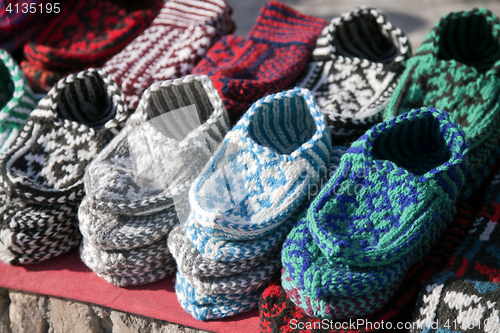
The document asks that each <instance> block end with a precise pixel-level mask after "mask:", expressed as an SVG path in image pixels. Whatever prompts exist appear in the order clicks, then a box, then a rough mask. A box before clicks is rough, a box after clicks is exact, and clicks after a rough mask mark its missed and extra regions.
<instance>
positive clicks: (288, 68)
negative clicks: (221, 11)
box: [193, 1, 326, 123]
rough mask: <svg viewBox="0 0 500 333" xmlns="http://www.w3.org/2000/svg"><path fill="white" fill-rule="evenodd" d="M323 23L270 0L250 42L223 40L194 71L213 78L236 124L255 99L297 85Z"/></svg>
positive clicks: (224, 38)
mask: <svg viewBox="0 0 500 333" xmlns="http://www.w3.org/2000/svg"><path fill="white" fill-rule="evenodd" d="M325 25H326V22H325V21H324V20H323V19H319V18H315V17H311V16H309V15H303V14H301V13H299V12H297V11H295V10H294V9H292V8H291V7H289V6H286V5H284V4H281V3H279V2H277V1H269V2H268V3H266V5H264V7H263V8H262V9H261V11H260V14H259V17H258V18H257V22H256V23H255V25H254V27H253V28H252V30H251V31H250V32H249V33H248V36H247V38H246V39H244V38H241V37H235V36H233V35H231V36H227V37H223V38H222V39H221V40H220V41H219V42H217V43H216V44H215V45H214V46H213V47H212V48H211V49H210V50H209V51H208V52H207V54H206V55H205V57H204V58H203V59H202V60H201V61H200V63H199V64H198V65H197V66H196V67H195V68H194V70H193V73H197V74H207V75H209V76H210V78H211V79H212V81H213V82H214V86H215V88H216V89H217V90H218V91H219V93H220V94H221V96H222V98H223V100H224V104H225V105H226V108H227V110H228V113H229V117H230V118H231V121H232V122H233V123H236V121H237V120H238V119H239V118H240V117H241V115H242V114H243V113H244V112H245V111H246V110H247V109H248V108H249V107H250V105H251V104H252V103H253V102H254V101H256V100H257V99H259V98H261V97H263V96H265V95H267V94H269V93H272V92H277V91H280V90H283V89H287V88H289V87H290V85H292V84H293V83H294V82H295V80H296V79H297V77H298V76H299V74H300V72H302V70H303V69H304V68H305V67H306V65H307V62H308V61H309V57H310V55H311V51H312V49H313V47H314V43H315V42H316V39H317V37H318V36H319V34H320V33H321V29H323V27H324V26H325Z"/></svg>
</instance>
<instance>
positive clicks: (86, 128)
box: [0, 69, 127, 205]
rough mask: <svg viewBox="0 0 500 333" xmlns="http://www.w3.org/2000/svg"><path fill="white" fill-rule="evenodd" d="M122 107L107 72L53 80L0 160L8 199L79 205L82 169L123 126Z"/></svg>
mask: <svg viewBox="0 0 500 333" xmlns="http://www.w3.org/2000/svg"><path fill="white" fill-rule="evenodd" d="M126 115H127V109H126V106H125V105H124V101H123V96H122V95H121V93H120V91H119V89H118V87H117V86H116V85H115V84H114V82H113V81H112V79H111V78H110V77H109V75H108V73H106V72H105V71H103V70H94V69H90V70H87V71H83V72H80V73H78V74H75V75H73V74H72V75H69V76H68V77H66V78H65V79H63V80H61V81H59V82H58V84H57V86H56V87H54V88H53V89H52V90H51V91H50V92H49V93H48V94H47V96H46V97H44V98H43V99H42V100H41V101H40V102H39V104H38V106H37V107H36V109H35V110H34V111H33V112H32V113H31V115H30V116H29V118H28V120H27V123H26V125H25V126H24V128H23V130H22V132H21V133H20V135H19V138H18V139H17V141H16V142H15V144H14V145H13V146H12V147H11V149H9V150H8V151H7V152H6V153H5V154H4V155H2V157H1V159H0V180H1V183H2V186H3V188H4V189H5V190H6V191H7V192H8V193H9V196H10V198H11V199H12V201H23V202H26V203H33V204H37V205H41V204H45V205H59V204H65V203H75V204H79V202H80V200H81V198H82V197H83V174H84V171H85V168H86V166H87V165H88V163H89V162H90V161H91V160H92V158H93V157H94V156H95V155H96V154H97V152H99V151H100V150H101V149H102V148H103V147H104V146H105V145H106V144H107V143H108V142H109V141H110V140H111V139H112V138H113V136H115V135H116V134H117V133H118V131H119V130H120V129H121V127H122V126H123V123H124V121H125V119H126Z"/></svg>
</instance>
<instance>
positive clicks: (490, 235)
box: [412, 171, 500, 332]
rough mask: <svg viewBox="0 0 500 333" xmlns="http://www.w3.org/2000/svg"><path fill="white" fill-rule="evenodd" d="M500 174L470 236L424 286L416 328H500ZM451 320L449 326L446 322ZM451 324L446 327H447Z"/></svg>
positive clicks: (490, 189) (492, 185)
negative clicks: (499, 223)
mask: <svg viewBox="0 0 500 333" xmlns="http://www.w3.org/2000/svg"><path fill="white" fill-rule="evenodd" d="M499 180H500V173H499V172H498V171H497V173H496V174H495V176H494V178H493V179H492V182H491V183H490V186H489V188H488V189H487V190H486V191H485V192H486V194H487V195H486V198H485V199H486V200H485V201H486V202H485V205H484V206H483V207H482V208H481V210H480V212H479V215H478V217H477V218H476V220H475V221H474V223H473V225H472V228H471V230H470V232H469V235H467V237H466V239H465V240H464V241H463V242H462V243H461V244H460V246H459V247H458V248H457V249H456V251H455V253H454V254H453V256H452V257H451V258H450V259H449V261H448V264H447V265H446V268H445V269H444V271H443V272H442V273H439V274H436V275H435V276H433V278H432V279H431V280H430V281H429V282H428V283H427V285H426V286H425V287H424V288H422V291H421V293H420V295H419V299H418V302H417V308H416V310H415V317H414V323H413V324H414V325H415V326H414V327H413V328H412V332H424V331H425V332H430V331H431V330H438V329H441V330H443V329H444V328H448V329H450V330H451V331H453V332H465V331H467V332H495V331H498V329H499V327H500V316H499V313H500V308H499V306H498V305H497V304H496V303H497V301H498V297H499V292H498V288H499V287H500V285H499V284H498V282H500V274H499V272H500V260H499V257H500V256H499V253H500V249H499V247H498V237H499V236H500V229H499V228H498V226H497V224H498V220H499V217H500V204H499V203H500V186H499V185H498V184H499ZM447 321H448V324H449V325H447V324H446V323H447ZM447 326H448V327H447Z"/></svg>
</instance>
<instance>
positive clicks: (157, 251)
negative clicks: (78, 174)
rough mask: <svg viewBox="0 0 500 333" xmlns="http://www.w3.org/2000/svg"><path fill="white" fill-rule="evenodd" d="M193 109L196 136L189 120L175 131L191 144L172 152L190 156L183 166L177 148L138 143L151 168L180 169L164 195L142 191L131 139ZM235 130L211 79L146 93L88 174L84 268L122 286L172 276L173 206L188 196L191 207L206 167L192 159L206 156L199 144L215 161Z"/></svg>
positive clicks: (82, 213)
mask: <svg viewBox="0 0 500 333" xmlns="http://www.w3.org/2000/svg"><path fill="white" fill-rule="evenodd" d="M193 104H194V105H195V106H196V110H197V112H198V113H197V116H198V117H199V120H200V123H201V125H200V126H199V127H196V128H194V129H193V128H191V127H189V126H188V125H189V124H184V123H182V119H179V122H177V123H176V124H177V125H178V127H177V128H176V130H178V131H179V132H181V133H184V134H185V137H184V138H183V139H179V141H176V144H177V147H176V148H177V149H173V150H179V151H181V152H182V151H184V152H186V154H188V155H187V156H184V157H186V158H184V159H179V156H180V155H178V154H174V152H173V150H172V149H170V148H172V147H171V146H167V147H168V148H169V149H170V150H165V149H164V141H151V142H150V143H155V144H156V145H148V146H143V143H136V144H137V145H140V146H139V147H138V148H139V149H138V150H139V151H140V152H142V154H143V155H144V158H146V159H148V162H149V163H151V167H152V168H153V167H158V165H156V164H153V161H150V160H149V159H151V158H152V157H151V156H161V159H164V160H172V161H170V162H171V163H173V164H175V165H176V169H175V170H174V171H172V172H171V174H169V175H167V176H168V179H170V182H169V183H168V184H165V187H162V188H156V187H148V186H143V185H142V184H139V183H138V181H137V178H136V177H134V173H133V167H132V164H133V161H132V156H131V153H130V149H131V147H130V141H129V140H128V137H129V136H130V135H131V133H133V132H134V131H135V130H136V129H138V128H139V127H141V126H143V125H144V124H146V122H148V121H149V120H154V119H156V118H157V117H158V116H162V115H165V114H167V113H168V112H170V111H174V110H177V109H180V108H183V107H186V106H189V105H193ZM180 118H182V117H180ZM158 124H159V123H158ZM188 127H189V130H188ZM228 130H229V118H228V116H227V113H226V110H225V109H224V105H223V103H222V99H221V98H220V96H219V95H218V93H217V91H216V90H215V89H214V87H213V85H212V82H211V81H210V79H209V78H208V77H207V76H199V75H191V76H186V77H184V78H181V79H176V80H169V81H164V82H158V83H155V84H153V85H152V86H151V87H150V88H149V89H147V90H146V91H145V93H144V94H143V96H142V99H141V102H140V103H139V106H138V108H137V111H136V112H135V113H134V115H133V116H132V117H131V118H130V120H129V121H128V123H127V125H126V126H125V128H124V129H123V130H122V131H121V132H120V133H119V134H118V135H117V136H116V137H115V138H114V139H113V140H112V141H111V142H110V143H109V145H108V146H106V147H105V148H104V149H103V150H102V151H101V152H100V153H99V155H98V156H97V157H96V158H95V159H94V161H93V162H92V163H91V164H90V165H89V167H88V168H87V171H86V174H85V191H86V194H87V196H86V197H85V198H84V200H83V201H82V204H81V205H80V209H79V212H78V218H79V221H80V231H81V232H82V234H83V237H84V242H83V245H82V247H81V258H82V260H83V262H84V263H85V264H86V265H87V266H88V267H90V268H91V269H92V270H93V271H94V272H95V273H96V274H97V275H99V276H100V277H102V278H103V279H105V280H106V281H108V282H110V283H113V284H116V285H118V286H127V285H139V284H146V283H151V282H154V281H157V280H159V279H163V278H165V277H166V276H168V275H171V274H172V273H173V272H174V271H175V261H174V258H173V257H172V254H171V252H170V251H169V249H168V245H167V238H168V236H169V234H170V231H171V230H172V228H173V227H174V226H175V225H176V224H178V223H179V216H182V214H181V213H182V212H180V211H179V209H180V207H179V202H176V203H175V204H174V198H178V197H181V199H179V200H182V196H184V197H185V198H186V199H185V200H184V201H186V202H185V204H186V206H188V203H187V191H188V189H189V187H190V185H191V183H192V182H193V181H194V178H196V176H197V174H196V170H200V171H201V168H202V167H203V165H200V166H196V165H193V163H192V162H193V160H194V159H195V157H196V156H194V157H193V155H189V154H193V150H194V149H198V148H199V146H198V144H199V143H200V142H205V143H206V145H207V146H208V147H202V148H203V151H202V152H201V153H202V154H204V155H206V160H208V159H209V158H210V157H211V156H212V154H213V151H215V149H216V148H217V147H218V145H219V144H220V143H221V142H222V140H223V139H224V136H225V134H226V133H227V132H228ZM159 133H160V132H158V131H154V132H153V133H150V132H146V131H144V132H143V134H144V135H146V136H148V135H149V136H150V135H152V136H159ZM172 141H173V140H171V141H170V142H171V143H172ZM196 152H199V150H196ZM190 156H191V157H192V158H190ZM203 164H204V163H203ZM197 168H198V169H197ZM160 171H161V172H164V169H160ZM187 209H188V208H187V207H186V210H187ZM187 213H188V212H187V211H186V212H185V214H186V215H187Z"/></svg>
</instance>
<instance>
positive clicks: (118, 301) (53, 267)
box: [0, 250, 260, 333]
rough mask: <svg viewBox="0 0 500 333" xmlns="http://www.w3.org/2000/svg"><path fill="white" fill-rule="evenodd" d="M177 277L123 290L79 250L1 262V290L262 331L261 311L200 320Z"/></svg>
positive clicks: (209, 327)
mask: <svg viewBox="0 0 500 333" xmlns="http://www.w3.org/2000/svg"><path fill="white" fill-rule="evenodd" d="M173 279H174V277H173V276H172V277H168V278H166V279H164V280H162V281H159V282H156V283H152V284H148V285H145V286H140V287H127V288H119V287H116V286H113V285H111V284H109V283H107V282H106V281H104V280H102V279H101V278H99V277H98V276H97V275H95V274H94V273H93V272H92V271H91V270H90V269H89V268H88V267H87V266H85V265H84V264H83V263H82V261H81V260H80V257H79V256H78V251H77V250H75V251H72V252H70V253H67V254H65V255H63V256H60V257H58V258H54V259H51V260H47V261H45V262H42V263H40V264H36V265H26V266H9V265H6V264H4V263H2V262H0V287H3V288H8V289H17V290H25V291H30V292H34V293H37V294H43V295H50V296H56V297H63V298H70V299H74V300H78V301H82V302H87V303H94V304H98V305H102V306H107V307H110V308H113V309H116V310H120V311H125V312H130V313H135V314H138V315H142V316H146V317H151V318H155V319H161V320H166V321H169V322H172V323H177V324H181V325H185V326H190V327H194V328H198V329H203V330H206V331H212V332H227V333H234V332H259V331H260V326H259V325H260V320H259V314H258V311H257V310H252V311H250V312H247V313H243V314H240V315H238V316H234V317H229V318H224V319H220V320H212V321H207V322H203V321H199V320H196V319H194V318H193V317H191V315H190V314H188V313H187V312H186V311H184V310H183V309H182V308H181V306H180V304H179V302H178V301H177V297H176V296H175V291H174V282H173Z"/></svg>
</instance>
